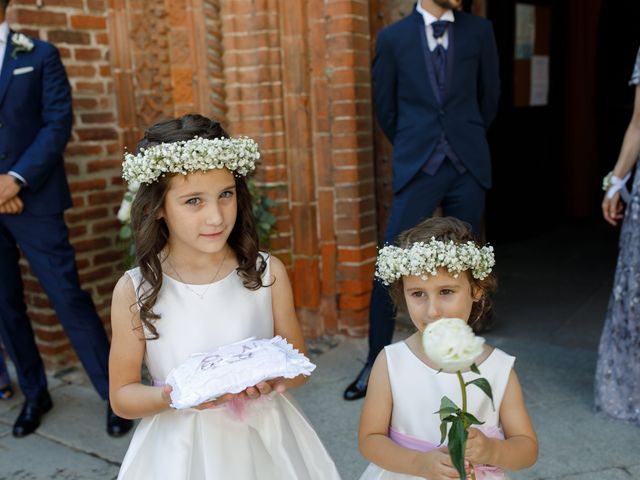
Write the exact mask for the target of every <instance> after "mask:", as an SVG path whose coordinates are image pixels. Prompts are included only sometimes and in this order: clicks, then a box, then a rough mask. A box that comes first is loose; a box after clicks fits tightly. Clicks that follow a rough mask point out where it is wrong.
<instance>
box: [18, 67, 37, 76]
mask: <svg viewBox="0 0 640 480" xmlns="http://www.w3.org/2000/svg"><path fill="white" fill-rule="evenodd" d="M29 72H33V67H22V68H16V69H15V70H14V71H13V74H14V75H22V74H23V73H29Z"/></svg>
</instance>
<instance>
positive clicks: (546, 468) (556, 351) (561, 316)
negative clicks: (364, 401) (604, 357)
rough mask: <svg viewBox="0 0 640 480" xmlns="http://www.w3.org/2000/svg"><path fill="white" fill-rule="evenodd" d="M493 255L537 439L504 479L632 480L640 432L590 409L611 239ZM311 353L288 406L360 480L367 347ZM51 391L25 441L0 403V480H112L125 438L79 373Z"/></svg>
mask: <svg viewBox="0 0 640 480" xmlns="http://www.w3.org/2000/svg"><path fill="white" fill-rule="evenodd" d="M496 254H497V259H498V265H499V268H498V275H499V279H500V291H499V294H498V296H497V299H496V305H497V307H496V317H495V318H496V324H495V326H494V327H493V328H492V329H491V331H490V332H489V333H488V334H487V335H486V338H487V341H488V342H489V343H492V344H494V345H496V346H498V347H500V348H502V349H503V350H505V351H507V352H509V353H510V354H512V355H515V356H516V357H517V358H518V360H517V362H516V368H517V371H518V374H519V376H520V379H521V382H522V384H523V388H524V391H525V395H526V399H527V404H528V406H529V410H530V412H531V415H532V417H533V421H534V424H535V426H536V430H537V432H538V435H539V438H540V458H539V460H538V462H537V463H536V465H534V466H533V467H532V468H530V469H528V470H524V471H521V472H516V473H514V474H512V475H511V478H513V479H515V480H560V479H566V480H578V479H580V480H596V479H597V480H630V479H637V480H640V428H638V427H634V426H631V425H628V424H624V423H621V422H617V421H614V420H610V419H606V418H602V417H598V416H596V415H594V414H593V413H592V409H591V405H592V390H593V375H594V370H595V364H596V359H597V345H598V339H599V336H600V331H601V328H602V322H603V319H604V314H605V310H606V305H607V301H608V296H609V291H610V288H611V280H612V274H613V268H614V264H615V255H616V235H615V232H613V231H612V230H608V229H607V228H606V227H604V226H602V225H600V224H596V225H593V224H585V225H571V226H566V227H562V228H559V229H556V230H554V231H553V232H551V233H548V234H544V235H540V236H538V237H536V238H535V239H530V240H527V241H522V242H517V243H513V244H506V245H497V246H496ZM397 330H398V332H397V339H400V338H402V337H403V336H405V335H407V334H408V333H409V332H410V329H409V328H408V327H407V326H406V325H400V326H399V328H398V329H397ZM325 340H327V339H325ZM313 347H314V351H315V352H316V354H315V355H314V361H315V362H316V363H317V365H318V369H317V371H316V373H315V374H314V377H313V380H312V381H311V382H309V384H308V385H306V386H305V387H303V388H301V389H299V390H298V391H296V392H295V397H296V399H297V400H298V401H299V403H300V404H301V405H302V407H303V408H304V411H305V412H306V414H307V415H308V417H309V419H310V420H311V422H312V423H313V424H314V425H315V427H316V429H317V431H318V433H319V435H320V437H321V438H322V439H323V441H324V442H325V445H326V447H327V449H328V450H329V453H330V454H331V455H332V457H333V458H334V460H335V462H336V465H337V466H338V469H339V470H340V472H341V474H342V476H343V478H344V479H346V480H349V479H357V478H358V477H359V475H360V473H361V472H362V471H363V470H364V468H365V466H366V461H365V460H364V459H363V458H362V457H361V456H360V454H359V453H358V448H357V441H356V437H357V424H358V417H359V414H360V408H361V402H344V401H343V400H342V398H341V395H342V390H343V388H344V387H345V386H346V385H347V384H348V383H349V382H350V381H351V380H352V379H353V377H354V375H355V374H356V373H357V372H358V370H359V369H360V367H361V364H362V362H363V361H364V358H365V357H366V341H365V340H362V339H346V338H343V337H336V338H333V339H328V340H327V341H320V342H316V343H314V345H313ZM14 378H15V376H14ZM50 383H51V394H52V396H53V400H54V403H55V407H54V409H53V410H52V411H51V412H50V413H49V414H47V415H46V416H45V418H44V421H43V424H42V426H41V427H40V429H39V430H38V432H37V433H36V434H34V435H31V436H29V437H27V438H24V439H14V438H13V437H12V436H11V432H10V429H11V425H12V423H13V420H14V419H15V417H16V415H17V413H18V411H19V408H20V405H21V402H22V399H21V398H20V396H17V397H16V398H15V399H12V400H11V401H8V402H4V401H3V402H0V480H3V479H7V480H8V479H12V480H13V479H16V480H44V479H63V480H80V479H96V480H98V479H114V478H115V477H116V476H117V472H118V466H119V463H120V461H121V460H122V458H123V456H124V453H125V451H126V448H127V445H128V443H129V438H130V436H127V437H124V438H121V439H112V438H109V437H108V436H107V435H106V433H105V431H104V426H105V425H104V422H105V405H104V404H103V402H102V401H101V400H100V399H99V397H98V396H97V394H96V393H95V392H94V391H93V389H92V388H91V387H90V386H89V385H88V382H87V380H86V378H85V377H84V375H83V374H82V372H79V371H71V372H67V373H66V374H64V375H61V376H60V378H51V379H50Z"/></svg>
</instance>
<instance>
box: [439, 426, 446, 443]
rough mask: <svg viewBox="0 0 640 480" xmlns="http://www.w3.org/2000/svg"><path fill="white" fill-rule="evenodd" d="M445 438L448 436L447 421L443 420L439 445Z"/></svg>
mask: <svg viewBox="0 0 640 480" xmlns="http://www.w3.org/2000/svg"><path fill="white" fill-rule="evenodd" d="M445 438H447V422H442V423H441V424H440V443H439V444H438V446H440V445H442V444H443V443H444V439H445Z"/></svg>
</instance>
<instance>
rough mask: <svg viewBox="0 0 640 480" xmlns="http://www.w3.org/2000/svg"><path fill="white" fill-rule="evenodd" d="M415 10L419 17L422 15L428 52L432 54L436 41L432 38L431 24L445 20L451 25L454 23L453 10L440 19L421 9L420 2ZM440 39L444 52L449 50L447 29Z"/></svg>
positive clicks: (436, 44)
mask: <svg viewBox="0 0 640 480" xmlns="http://www.w3.org/2000/svg"><path fill="white" fill-rule="evenodd" d="M416 10H417V11H418V13H419V14H420V15H422V18H423V19H424V24H425V25H426V26H427V28H425V30H426V31H427V43H428V45H429V50H431V51H432V52H433V51H434V50H435V49H436V47H437V46H438V41H437V40H436V38H435V37H434V36H433V27H432V26H431V24H432V23H433V22H435V21H437V20H447V21H449V22H451V23H453V22H455V21H456V17H455V16H454V15H453V10H447V11H446V12H444V13H443V14H442V16H441V17H440V18H436V17H434V16H433V15H431V14H430V13H429V12H427V11H426V10H425V9H424V8H422V5H420V0H418V4H417V5H416ZM441 38H442V46H443V47H444V49H445V50H446V49H447V48H449V29H447V30H445V32H444V35H442V37H441Z"/></svg>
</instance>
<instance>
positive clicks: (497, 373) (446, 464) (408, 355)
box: [359, 217, 538, 480]
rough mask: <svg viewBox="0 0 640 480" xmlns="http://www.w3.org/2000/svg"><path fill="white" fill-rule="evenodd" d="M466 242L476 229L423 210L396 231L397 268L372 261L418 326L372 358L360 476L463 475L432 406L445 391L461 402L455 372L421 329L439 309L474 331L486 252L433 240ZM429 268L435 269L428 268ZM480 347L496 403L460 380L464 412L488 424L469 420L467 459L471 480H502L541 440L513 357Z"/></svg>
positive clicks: (487, 282) (488, 258) (487, 285)
mask: <svg viewBox="0 0 640 480" xmlns="http://www.w3.org/2000/svg"><path fill="white" fill-rule="evenodd" d="M469 241H471V242H473V236H472V234H471V231H470V230H469V228H468V227H467V225H466V224H465V223H463V222H461V221H459V220H457V219H454V218H451V217H447V218H430V219H428V220H425V221H424V222H422V223H421V224H419V225H418V226H416V227H414V228H412V229H410V230H408V231H406V232H404V233H403V234H402V235H400V237H399V239H398V245H397V246H398V247H400V248H401V249H402V250H400V251H399V252H400V253H399V254H398V255H397V257H395V258H393V259H392V262H391V263H393V262H397V263H398V264H397V265H392V266H393V267H394V268H396V269H397V270H399V271H400V272H403V273H401V274H398V275H397V276H391V277H390V276H389V274H388V272H387V271H386V270H385V268H384V267H381V258H379V259H378V268H377V269H376V276H377V277H378V278H379V279H381V280H383V281H385V282H386V283H387V284H390V294H391V298H392V299H393V301H394V303H395V305H396V307H398V308H399V309H400V310H402V311H405V312H408V313H409V316H410V317H411V321H412V322H413V324H414V325H415V327H416V328H417V329H418V331H417V332H416V333H414V334H413V335H411V336H410V337H409V338H407V339H406V340H404V341H401V342H398V343H395V344H392V345H389V346H387V347H385V349H384V350H383V351H382V352H381V353H380V355H379V356H378V358H377V359H376V361H375V363H374V365H373V369H372V372H371V378H370V380H369V388H368V390H367V396H366V399H365V402H364V406H363V409H362V416H361V418H360V431H359V446H360V451H361V452H362V454H363V455H364V456H365V457H366V458H367V459H368V460H370V461H371V462H372V463H371V464H370V465H369V467H368V468H367V469H366V471H365V472H364V473H363V475H362V477H361V479H365V480H374V479H376V480H382V479H385V480H391V479H398V480H399V479H418V478H427V479H429V480H441V479H457V478H460V475H459V474H458V472H457V470H456V469H455V468H454V467H453V464H452V462H451V458H450V456H449V454H448V453H447V450H446V443H445V444H443V445H439V444H440V417H439V416H438V415H437V414H435V413H434V412H437V411H438V410H440V401H441V399H442V396H443V395H446V396H447V397H449V398H450V399H451V400H453V402H455V403H456V404H457V405H461V391H460V384H459V380H458V377H457V375H456V374H455V373H445V372H438V370H437V367H436V366H435V365H434V364H433V363H432V362H431V361H430V360H429V358H428V357H427V356H426V354H425V352H424V350H423V347H422V342H421V336H422V332H423V331H424V329H425V327H426V325H428V324H429V323H431V322H434V321H436V320H439V319H441V318H446V317H450V318H461V319H463V320H466V321H467V323H468V324H469V325H470V326H471V327H472V328H474V329H476V330H477V329H478V328H479V327H480V325H479V321H480V320H481V319H482V318H483V316H484V314H485V312H486V311H487V309H488V308H489V305H488V303H489V300H488V295H489V294H490V293H491V292H492V291H493V290H494V289H495V278H494V277H493V276H492V275H491V273H490V272H491V267H492V266H493V263H494V261H493V252H492V250H491V249H490V248H489V247H482V248H481V247H478V246H477V245H475V243H474V244H472V249H473V250H474V255H461V254H460V251H461V250H458V253H457V254H456V256H454V257H452V256H451V255H450V254H447V253H446V252H445V250H446V249H445V248H444V247H442V244H441V243H439V242H445V243H446V244H448V243H449V242H453V243H454V244H466V243H467V242H469ZM418 242H423V243H424V245H425V246H426V248H423V249H422V250H421V251H422V252H424V258H404V257H409V256H411V255H413V254H410V253H409V252H410V251H411V250H410V248H411V247H412V246H413V245H414V244H416V243H418ZM416 250H418V249H414V250H413V251H412V252H415V251H416ZM414 256H415V255H414ZM400 257H403V258H400ZM430 258H431V259H436V260H435V261H433V263H434V264H435V270H434V269H433V268H429V269H428V271H425V270H423V268H424V265H428V264H429V263H430V262H431V261H432V260H430ZM387 261H388V259H387ZM387 265H388V263H387ZM432 267H433V265H432ZM449 269H452V271H453V272H454V274H452V273H450V271H449ZM432 271H436V272H437V274H436V275H431V274H430V273H429V272H432ZM407 272H409V274H406V273H407ZM457 272H461V273H460V274H457V275H456V273H457ZM400 275H402V276H400ZM398 276H399V277H400V278H399V279H397V280H396V278H397V277H398ZM484 348H485V350H484V352H483V354H482V355H481V356H480V357H479V358H478V359H477V360H476V364H477V366H478V368H479V369H480V372H481V375H482V377H484V378H486V379H487V380H488V381H489V383H490V385H491V388H492V390H493V400H494V405H495V409H494V408H493V407H492V405H491V401H490V399H489V397H487V396H486V395H485V394H484V393H483V391H482V390H480V389H479V388H477V387H475V386H473V385H471V386H469V387H468V388H467V397H468V398H467V401H468V409H467V411H468V412H470V413H471V414H473V415H475V416H476V417H477V418H478V419H479V420H480V421H484V422H485V423H484V424H483V425H481V426H479V428H470V430H469V436H468V439H467V443H466V449H465V463H470V464H471V465H473V466H474V472H475V476H476V479H477V480H481V479H492V480H493V479H503V478H505V476H504V472H503V470H518V469H521V468H526V467H528V466H530V465H532V464H533V463H534V462H535V460H536V458H537V452H538V442H537V438H536V433H535V431H534V429H533V425H532V423H531V419H530V418H529V414H528V412H527V408H526V406H525V403H524V397H523V394H522V390H521V388H520V384H519V382H518V377H517V375H516V373H515V371H514V370H513V364H514V361H515V358H514V357H512V356H510V355H507V354H506V353H504V352H503V351H501V350H499V349H497V348H492V347H490V346H488V345H485V347H484ZM462 375H463V378H464V380H465V382H468V381H470V380H472V379H474V378H477V377H478V375H476V374H475V373H473V372H471V371H467V372H463V374H462Z"/></svg>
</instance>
